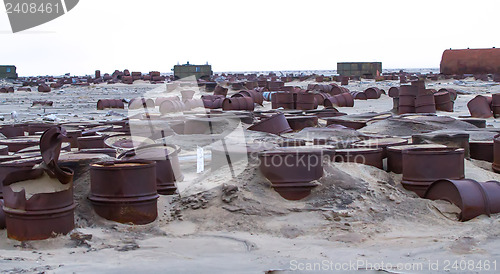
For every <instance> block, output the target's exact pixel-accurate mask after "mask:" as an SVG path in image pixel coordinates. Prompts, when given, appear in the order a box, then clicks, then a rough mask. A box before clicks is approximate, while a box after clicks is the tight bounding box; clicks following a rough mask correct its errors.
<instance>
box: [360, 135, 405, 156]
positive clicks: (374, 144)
mask: <svg viewBox="0 0 500 274" xmlns="http://www.w3.org/2000/svg"><path fill="white" fill-rule="evenodd" d="M406 144H408V140H406V139H403V138H374V139H368V140H363V141H359V142H356V143H353V144H352V147H355V148H361V147H369V148H382V149H383V150H384V151H383V155H382V157H383V158H386V157H387V147H393V146H402V145H406Z"/></svg>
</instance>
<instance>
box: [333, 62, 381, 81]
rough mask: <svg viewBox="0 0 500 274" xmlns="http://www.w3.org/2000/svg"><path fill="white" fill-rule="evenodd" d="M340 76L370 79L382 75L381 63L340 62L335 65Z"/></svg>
mask: <svg viewBox="0 0 500 274" xmlns="http://www.w3.org/2000/svg"><path fill="white" fill-rule="evenodd" d="M337 73H338V74H339V75H340V76H359V77H367V78H372V77H375V76H379V75H380V74H382V62H340V63H337Z"/></svg>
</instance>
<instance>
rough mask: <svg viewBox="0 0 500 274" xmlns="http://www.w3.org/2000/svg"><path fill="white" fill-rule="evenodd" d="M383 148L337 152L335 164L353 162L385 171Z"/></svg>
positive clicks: (341, 150)
mask: <svg viewBox="0 0 500 274" xmlns="http://www.w3.org/2000/svg"><path fill="white" fill-rule="evenodd" d="M383 155H384V150H383V149H382V148H353V149H337V150H335V158H334V159H335V162H351V163H358V164H364V165H369V166H374V167H376V168H379V169H383V168H384V165H383V159H384V158H383V157H384V156H383Z"/></svg>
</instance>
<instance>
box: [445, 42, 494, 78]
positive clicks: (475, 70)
mask: <svg viewBox="0 0 500 274" xmlns="http://www.w3.org/2000/svg"><path fill="white" fill-rule="evenodd" d="M441 73H442V74H488V73H491V74H495V73H500V48H498V49H497V48H491V49H453V50H452V49H447V50H445V51H444V52H443V57H442V58H441Z"/></svg>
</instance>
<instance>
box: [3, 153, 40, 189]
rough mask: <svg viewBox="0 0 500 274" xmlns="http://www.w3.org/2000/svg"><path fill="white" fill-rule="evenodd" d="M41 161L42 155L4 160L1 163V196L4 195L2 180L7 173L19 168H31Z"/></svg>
mask: <svg viewBox="0 0 500 274" xmlns="http://www.w3.org/2000/svg"><path fill="white" fill-rule="evenodd" d="M13 157H14V156H13ZM18 158H20V157H18ZM41 162H42V159H41V158H40V157H36V158H27V159H16V158H13V159H9V158H7V159H6V160H5V161H2V162H1V163H0V198H2V197H3V192H2V182H3V180H4V178H5V176H7V174H9V173H11V172H13V171H18V170H31V169H33V167H34V166H35V165H36V164H39V163H41Z"/></svg>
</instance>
